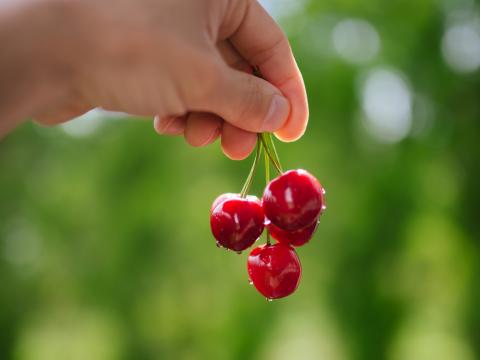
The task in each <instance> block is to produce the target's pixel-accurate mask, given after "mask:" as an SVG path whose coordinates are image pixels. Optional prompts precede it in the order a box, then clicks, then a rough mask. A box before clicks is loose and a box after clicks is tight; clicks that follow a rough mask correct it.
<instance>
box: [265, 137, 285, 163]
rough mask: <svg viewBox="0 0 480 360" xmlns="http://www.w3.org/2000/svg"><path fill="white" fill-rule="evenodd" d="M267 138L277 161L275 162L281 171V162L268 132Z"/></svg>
mask: <svg viewBox="0 0 480 360" xmlns="http://www.w3.org/2000/svg"><path fill="white" fill-rule="evenodd" d="M267 140H268V143H269V145H270V147H271V149H272V150H273V156H274V157H275V160H276V161H277V164H278V166H279V167H280V170H282V172H283V168H282V164H281V163H280V157H279V156H278V152H277V148H276V147H275V142H274V141H273V136H272V134H270V133H269V134H268V135H267Z"/></svg>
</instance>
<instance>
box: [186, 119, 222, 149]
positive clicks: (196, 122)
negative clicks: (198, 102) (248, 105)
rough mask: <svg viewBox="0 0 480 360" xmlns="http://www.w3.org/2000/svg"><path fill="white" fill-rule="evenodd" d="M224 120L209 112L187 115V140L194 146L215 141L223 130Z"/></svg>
mask: <svg viewBox="0 0 480 360" xmlns="http://www.w3.org/2000/svg"><path fill="white" fill-rule="evenodd" d="M222 123H223V120H222V119H221V118H219V117H218V116H216V115H213V114H208V113H191V114H189V115H188V117H187V125H186V128H185V140H186V141H187V143H189V144H190V145H192V146H205V145H208V144H211V143H213V142H214V141H215V140H216V139H217V138H218V137H219V135H220V133H221V131H222Z"/></svg>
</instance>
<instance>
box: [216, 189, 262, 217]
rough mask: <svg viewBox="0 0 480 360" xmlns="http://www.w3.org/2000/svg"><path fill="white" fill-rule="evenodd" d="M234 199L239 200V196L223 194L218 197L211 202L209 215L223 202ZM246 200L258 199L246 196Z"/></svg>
mask: <svg viewBox="0 0 480 360" xmlns="http://www.w3.org/2000/svg"><path fill="white" fill-rule="evenodd" d="M234 198H240V194H235V193H224V194H221V195H218V196H217V198H216V199H215V200H213V203H212V206H211V207H210V214H211V213H212V212H213V210H214V209H215V208H216V207H217V206H218V205H219V204H221V203H222V202H224V201H225V200H228V199H234ZM247 200H251V201H258V198H257V197H256V196H253V195H247Z"/></svg>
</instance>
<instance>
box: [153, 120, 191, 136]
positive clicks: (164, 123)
mask: <svg viewBox="0 0 480 360" xmlns="http://www.w3.org/2000/svg"><path fill="white" fill-rule="evenodd" d="M185 126H186V116H170V117H166V118H160V117H159V116H155V118H154V120H153V127H154V129H155V131H156V132H157V133H159V134H160V135H170V136H175V135H180V134H183V132H184V130H185Z"/></svg>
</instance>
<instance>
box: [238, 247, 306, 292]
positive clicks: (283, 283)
mask: <svg viewBox="0 0 480 360" xmlns="http://www.w3.org/2000/svg"><path fill="white" fill-rule="evenodd" d="M247 269H248V276H249V278H250V281H251V282H253V285H255V288H256V289H257V290H258V291H259V292H260V293H261V294H262V295H263V296H265V297H266V298H267V299H269V300H270V299H279V298H282V297H285V296H288V295H290V294H291V293H293V292H294V291H295V290H296V289H297V287H298V283H299V282H300V276H301V274H302V267H301V265H300V260H299V259H298V256H297V253H296V252H295V250H294V249H293V248H291V247H290V246H288V245H285V244H282V243H277V244H274V245H268V244H264V245H261V246H259V247H256V248H255V249H253V250H252V252H251V253H250V255H249V256H248V261H247Z"/></svg>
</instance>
